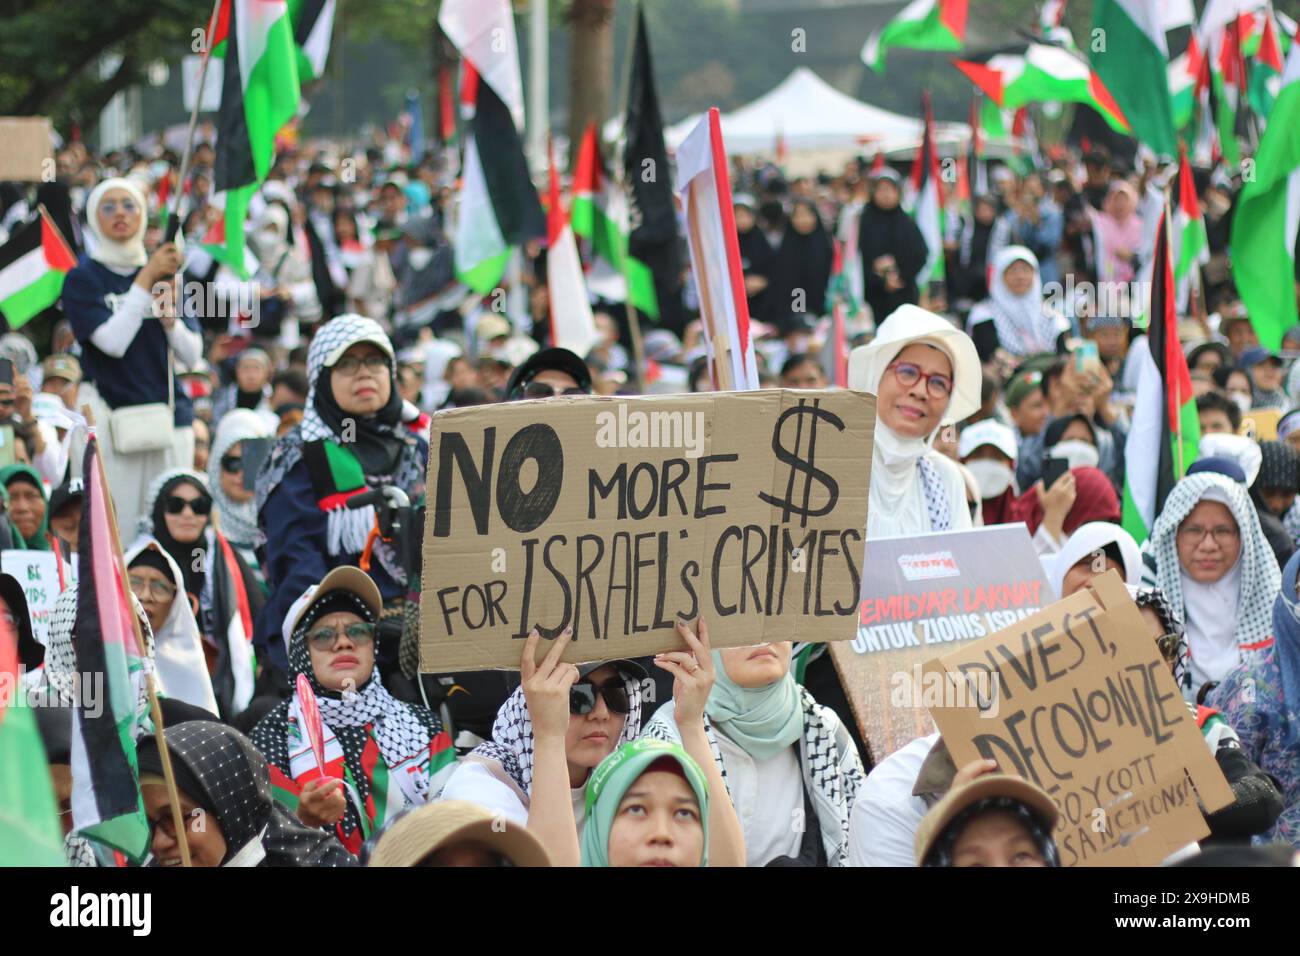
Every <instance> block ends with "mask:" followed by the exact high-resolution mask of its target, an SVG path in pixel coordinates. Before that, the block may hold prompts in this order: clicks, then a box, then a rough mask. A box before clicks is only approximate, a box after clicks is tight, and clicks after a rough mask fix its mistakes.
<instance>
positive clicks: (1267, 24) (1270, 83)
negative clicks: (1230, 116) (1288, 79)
mask: <svg viewBox="0 0 1300 956" xmlns="http://www.w3.org/2000/svg"><path fill="white" fill-rule="evenodd" d="M1256 20H1257V21H1262V24H1263V25H1262V26H1261V27H1260V29H1259V30H1257V31H1256V32H1255V33H1254V34H1252V35H1251V37H1250V38H1249V39H1248V40H1247V41H1246V42H1245V43H1243V44H1242V51H1241V52H1242V53H1243V54H1244V55H1245V56H1248V57H1250V64H1249V67H1248V73H1249V78H1248V80H1247V82H1246V99H1247V100H1248V101H1249V103H1250V108H1251V109H1252V110H1254V111H1255V115H1256V116H1258V117H1260V118H1261V119H1265V120H1266V119H1268V116H1269V114H1270V113H1271V112H1272V111H1273V101H1274V100H1276V99H1277V94H1278V90H1279V88H1280V87H1281V84H1282V81H1281V76H1282V44H1281V43H1279V42H1278V33H1279V31H1278V30H1277V29H1276V27H1274V25H1273V15H1272V13H1270V12H1269V11H1267V10H1266V11H1264V12H1263V13H1261V14H1260V15H1259V16H1258V17H1256ZM1282 35H1283V36H1284V37H1285V36H1286V34H1282ZM1287 39H1288V40H1289V39H1290V38H1289V37H1288V38H1287ZM1288 45H1289V44H1288Z"/></svg>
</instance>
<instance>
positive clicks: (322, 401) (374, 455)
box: [316, 363, 405, 475]
mask: <svg viewBox="0 0 1300 956" xmlns="http://www.w3.org/2000/svg"><path fill="white" fill-rule="evenodd" d="M330 371H331V370H330V369H329V368H322V369H321V370H320V377H319V378H318V379H317V380H316V413H317V414H318V415H320V417H321V420H322V421H323V422H324V423H325V424H326V425H327V426H328V427H329V430H330V431H331V432H333V433H334V434H335V435H346V434H347V433H348V432H349V431H351V430H352V429H353V428H355V435H354V440H353V441H352V443H351V444H350V445H349V448H350V449H351V451H352V453H353V454H355V455H356V456H357V461H359V462H361V468H362V470H363V471H364V472H365V473H366V474H367V475H391V474H392V473H393V472H394V471H395V470H396V468H397V463H398V461H399V460H400V459H401V456H402V448H403V447H404V446H405V442H404V441H403V436H402V430H401V425H402V396H401V395H400V394H398V391H397V375H396V372H395V371H394V369H393V367H392V365H391V363H390V365H389V368H388V375H389V378H390V380H391V386H392V387H391V388H390V389H389V392H388V404H387V405H385V406H384V407H383V408H381V409H380V410H379V411H378V412H376V413H375V414H373V415H367V416H360V415H352V414H350V413H348V412H345V411H344V410H343V409H342V407H341V406H340V405H339V403H338V402H337V401H335V399H334V392H333V390H332V389H331V388H330Z"/></svg>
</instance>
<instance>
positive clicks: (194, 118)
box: [163, 0, 221, 242]
mask: <svg viewBox="0 0 1300 956" xmlns="http://www.w3.org/2000/svg"><path fill="white" fill-rule="evenodd" d="M220 13H221V0H213V4H212V16H211V17H210V18H209V19H208V26H207V29H206V30H205V31H204V36H203V57H202V59H201V60H200V61H199V77H198V81H197V83H196V85H197V87H198V89H197V90H196V92H195V94H194V109H192V110H190V128H189V130H188V131H187V132H186V134H185V151H184V152H183V153H181V165H180V172H179V174H178V175H177V177H176V195H175V196H174V197H172V208H171V210H170V212H169V213H168V222H167V224H166V226H165V227H164V229H163V241H164V242H169V241H171V238H172V235H174V234H173V233H172V232H171V221H170V220H171V217H172V216H177V217H178V218H177V226H176V231H177V233H179V231H180V219H179V213H180V207H181V195H182V194H183V193H184V192H185V177H186V175H188V173H189V171H190V160H191V159H192V158H193V153H194V130H195V129H196V128H197V127H198V125H199V107H201V106H202V105H203V84H204V82H205V80H206V79H207V75H208V62H209V61H210V60H211V59H212V31H213V30H214V29H215V28H216V25H217V17H218V15H219V14H220ZM190 22H191V23H192V22H193V21H190Z"/></svg>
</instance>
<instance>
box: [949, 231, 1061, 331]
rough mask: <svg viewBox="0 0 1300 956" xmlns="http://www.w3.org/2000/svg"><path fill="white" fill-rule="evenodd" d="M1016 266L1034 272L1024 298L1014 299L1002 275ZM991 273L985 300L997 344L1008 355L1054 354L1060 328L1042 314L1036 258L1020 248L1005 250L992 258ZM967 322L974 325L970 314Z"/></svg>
mask: <svg viewBox="0 0 1300 956" xmlns="http://www.w3.org/2000/svg"><path fill="white" fill-rule="evenodd" d="M1017 262H1024V263H1026V264H1027V265H1029V266H1030V267H1031V268H1032V269H1033V270H1034V281H1033V284H1032V285H1031V286H1030V287H1029V291H1028V292H1026V293H1025V294H1024V295H1016V294H1015V293H1013V292H1012V291H1011V290H1010V289H1009V288H1007V282H1006V272H1007V270H1008V269H1009V268H1011V266H1012V265H1014V264H1015V263H1017ZM991 271H992V275H991V277H990V279H989V299H990V300H992V312H993V323H994V325H995V326H996V328H997V331H998V342H999V344H1000V345H1001V346H1002V347H1003V348H1004V349H1006V350H1007V351H1008V352H1010V353H1011V354H1012V355H1033V354H1035V353H1038V352H1051V351H1054V350H1055V348H1056V337H1057V336H1058V335H1059V334H1060V332H1061V328H1060V327H1059V326H1058V323H1057V321H1056V317H1055V316H1053V315H1051V314H1050V313H1047V312H1045V311H1044V307H1043V280H1042V279H1041V278H1040V274H1039V271H1038V257H1037V256H1035V255H1034V254H1033V253H1032V252H1030V251H1029V250H1028V249H1026V248H1025V247H1024V246H1007V247H1006V248H1005V249H1003V250H1002V251H1001V252H999V253H998V254H997V256H995V257H994V259H993V268H992V270H991ZM971 321H975V317H974V313H972V319H971Z"/></svg>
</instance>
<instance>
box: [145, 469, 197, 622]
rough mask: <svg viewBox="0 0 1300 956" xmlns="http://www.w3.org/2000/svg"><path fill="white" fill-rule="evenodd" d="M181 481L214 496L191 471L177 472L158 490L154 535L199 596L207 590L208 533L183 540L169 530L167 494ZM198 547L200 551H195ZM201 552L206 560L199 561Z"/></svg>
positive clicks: (188, 585)
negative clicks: (204, 585)
mask: <svg viewBox="0 0 1300 956" xmlns="http://www.w3.org/2000/svg"><path fill="white" fill-rule="evenodd" d="M181 485H189V486H190V487H191V488H193V489H194V490H195V491H197V492H199V494H201V495H203V496H204V497H205V498H207V499H208V501H211V500H212V496H211V495H210V494H208V492H207V489H205V488H204V487H203V486H202V485H199V484H198V483H197V482H195V480H194V479H193V478H190V477H189V476H188V475H177V476H176V477H175V478H173V479H172V480H171V481H169V482H167V483H166V484H165V485H163V486H162V488H161V489H160V490H159V492H158V497H157V498H155V499H154V503H153V536H154V537H155V538H157V539H158V543H159V544H160V545H162V547H163V550H164V551H166V552H167V553H168V554H170V555H171V556H172V560H173V561H175V562H176V564H177V566H178V567H179V568H180V569H181V576H182V577H183V578H184V579H185V590H186V591H188V592H189V593H190V594H193V595H194V596H195V597H196V598H197V597H199V596H200V595H201V594H202V593H203V568H204V567H205V565H206V564H207V557H206V554H207V548H208V536H207V534H206V533H204V534H201V535H199V537H198V540H196V541H191V542H189V543H188V544H182V543H181V542H179V541H177V540H176V539H175V538H173V537H172V534H171V532H170V531H169V530H167V498H168V497H170V495H171V493H172V492H173V491H175V490H176V489H177V488H178V487H180V486H181ZM211 525H212V512H211V511H209V512H208V527H211ZM205 531H206V529H205ZM145 550H146V551H147V550H148V549H145ZM196 551H197V552H198V554H195V552H196ZM200 556H202V560H197V561H196V560H195V558H198V557H200ZM196 565H197V569H196V567H195V566H196ZM167 576H168V578H170V577H171V572H170V571H169V572H167Z"/></svg>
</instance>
